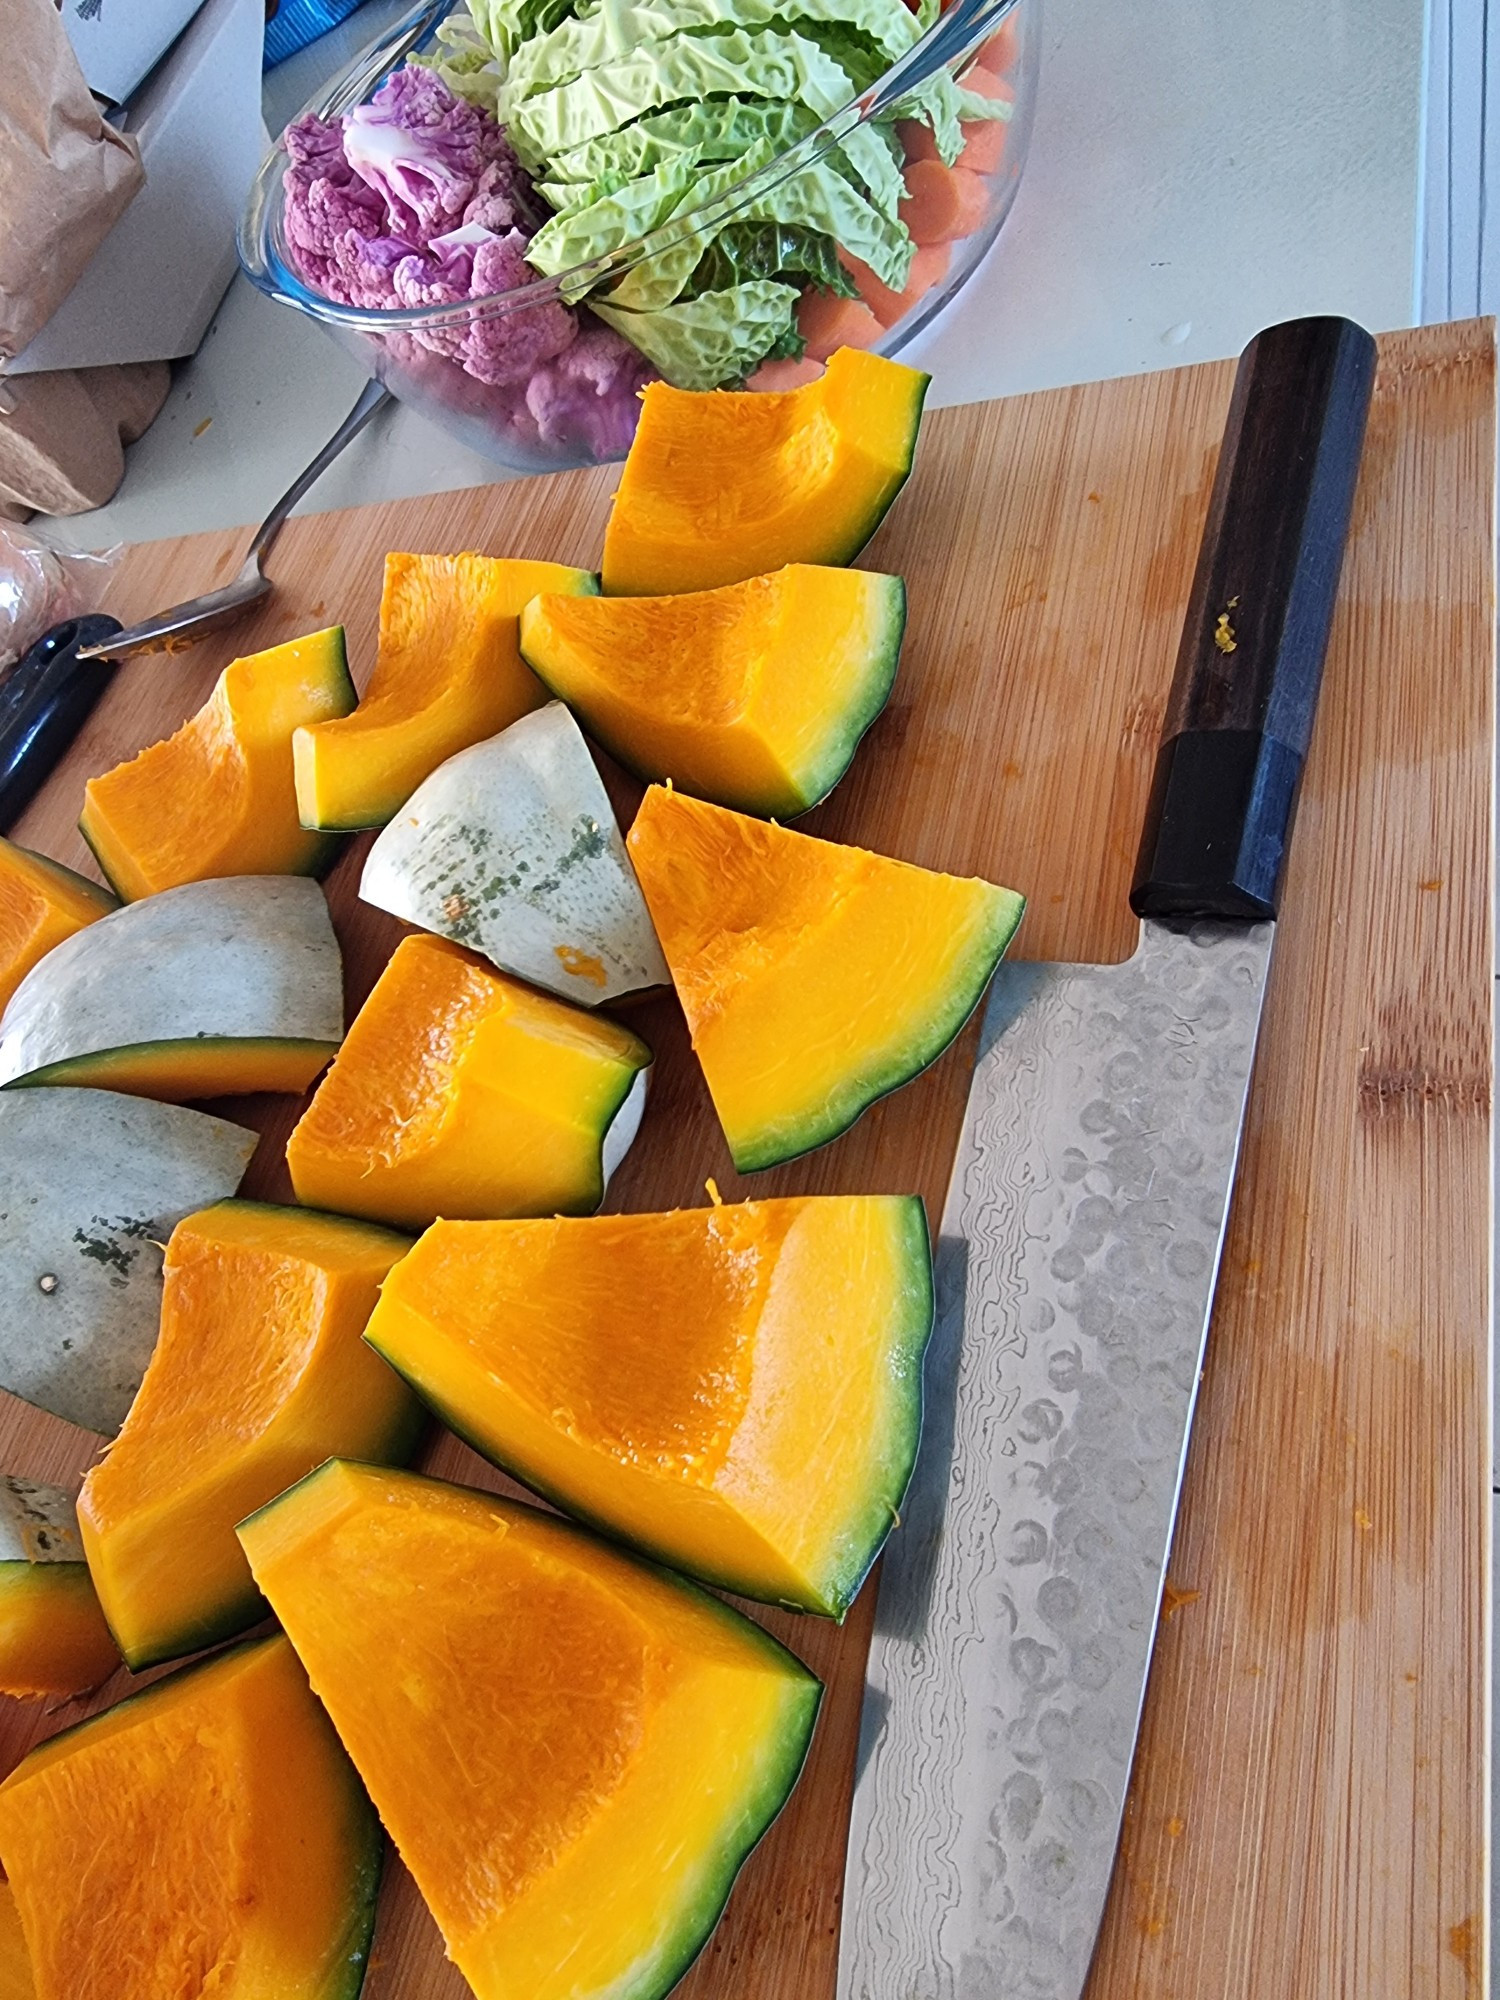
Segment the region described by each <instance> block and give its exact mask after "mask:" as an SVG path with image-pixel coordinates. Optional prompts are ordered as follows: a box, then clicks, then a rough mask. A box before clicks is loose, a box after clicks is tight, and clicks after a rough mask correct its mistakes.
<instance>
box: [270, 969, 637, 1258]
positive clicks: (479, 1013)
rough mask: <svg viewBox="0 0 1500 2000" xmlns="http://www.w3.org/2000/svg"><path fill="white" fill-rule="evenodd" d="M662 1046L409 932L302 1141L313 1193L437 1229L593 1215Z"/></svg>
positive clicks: (302, 1166)
mask: <svg viewBox="0 0 1500 2000" xmlns="http://www.w3.org/2000/svg"><path fill="white" fill-rule="evenodd" d="M650 1061H651V1051H650V1050H649V1049H648V1048H647V1047H646V1044H645V1043H644V1042H643V1041H641V1040H640V1039H639V1037H637V1036H635V1035H632V1034H631V1033H630V1032H629V1030H628V1029H626V1028H622V1027H620V1026H618V1025H617V1024H616V1023H615V1022H614V1021H609V1020H606V1019H604V1018H603V1017H602V1016H600V1015H598V1014H586V1013H584V1012H583V1011H582V1010H581V1009H579V1008H577V1007H570V1006H568V1004H567V1003H566V1001H563V1000H554V999H552V998H551V997H550V996H549V995H548V994H545V993H535V992H533V991H532V990H531V988H530V987H527V986H522V985H519V984H518V983H517V982H516V981H515V980H513V979H507V978H506V976H505V975H504V973H500V972H496V971H495V970H494V969H493V968H492V967H491V966H489V965H486V964H485V963H484V962H483V961H482V960H481V959H478V958H476V957H475V956H474V955H473V953H472V952H467V951H463V950H462V949H460V947H459V946H457V945H454V944H449V943H448V942H447V940H446V939H444V938H435V937H409V938H404V939H403V940H402V942H401V943H400V944H399V945H398V946H397V947H396V950H395V952H394V953H393V955H392V957H391V961H390V964H389V965H388V966H387V967H386V969H385V971H384V972H383V973H382V974H381V975H380V978H379V979H378V980H377V982H376V984H375V988H374V991H373V992H372V993H371V995H370V997H369V999H368V1000H367V1001H366V1002H365V1004H364V1006H363V1008H361V1010H360V1013H359V1017H358V1019H357V1020H356V1021H355V1023H354V1026H353V1027H352V1028H351V1029H350V1030H349V1035H348V1038H347V1040H346V1041H345V1043H344V1046H343V1048H342V1050H341V1051H340V1052H339V1056H338V1059H337V1061H336V1062H335V1063H334V1065H333V1067H332V1069H331V1070H330V1071H329V1072H328V1074H327V1076H326V1077H325V1078H324V1079H323V1081H322V1083H321V1084H320V1085H319V1086H318V1090H317V1094H316V1095H315V1096H314V1098H313V1101H312V1103H311V1104H310V1105H309V1106H308V1108H307V1110H306V1111H305V1112H304V1113H303V1115H302V1120H301V1123H300V1124H299V1125H298V1126H297V1129H296V1130H295V1131H294V1132H293V1134H292V1136H291V1139H290V1141H289V1142H288V1144H287V1149H286V1158H287V1166H288V1167H289V1168H290V1170H291V1176H292V1186H293V1188H294V1189H295V1190H296V1195H297V1199H298V1201H301V1202H306V1203H307V1204H308V1205H309V1206H311V1207H313V1208H331V1209H334V1210H336V1211H338V1212H339V1213H340V1214H344V1215H368V1216H370V1217H372V1218H373V1219H374V1220H375V1221H377V1222H389V1223H392V1224H394V1225H395V1227H397V1228H398V1229H423V1228H425V1227H426V1226H427V1224H428V1223H429V1222H431V1221H432V1220H433V1219H434V1217H436V1216H439V1215H449V1216H460V1217H491V1216H511V1215H586V1214H589V1213H591V1212H592V1211H593V1210H594V1209H596V1208H597V1207H598V1206H599V1204H600V1202H601V1201H602V1200H603V1199H604V1189H605V1184H606V1182H607V1181H608V1178H609V1175H610V1173H611V1171H612V1170H613V1168H614V1167H615V1165H616V1164H617V1163H618V1161H619V1160H621V1159H623V1158H624V1156H625V1152H626V1150H627V1149H628V1147H629V1145H630V1142H631V1140H632V1139H633V1138H634V1137H635V1134H636V1131H637V1129H638V1127H639V1125H640V1119H641V1110H642V1107H643V1105H644V1102H645V1092H646V1075H645V1072H646V1070H647V1068H648V1066H649V1064H650Z"/></svg>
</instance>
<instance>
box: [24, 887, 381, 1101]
mask: <svg viewBox="0 0 1500 2000" xmlns="http://www.w3.org/2000/svg"><path fill="white" fill-rule="evenodd" d="M343 1033H344V991H343V967H342V959H341V956H340V953H339V947H338V940H337V938H336V937H335V936H334V934H333V924H332V922H331V921H330V919H329V915H328V905H327V902H326V901H325V900H324V896H323V891H322V890H321V889H320V888H319V887H318V885H317V883H316V882H313V881H310V880H309V879H308V878H307V877H306V876H302V875H233V876H224V877H222V878H219V879H216V880H212V881H206V882H186V883H184V884H183V885H182V886H181V887H180V888H176V889H164V890H163V891H162V892H161V893H160V895H156V896H147V897H144V898H143V899H142V900H141V901H140V902H138V903H127V904H125V905H124V907H123V908H121V909H118V910H112V911H111V912H110V913H109V915H108V916H104V917H101V918H100V919H99V921H98V922H97V923H93V924H89V925H88V926H87V927H86V928H85V929H84V930H81V931H77V932H75V933H74V935H73V936H72V937H70V938H65V939H64V940H63V942H62V943H61V944H59V945H57V946H55V947H54V949H53V950H51V951H49V952H48V953H47V955H46V957H45V958H43V959H42V960H41V961H40V962H39V963H38V964H36V965H34V966H33V967H32V969H31V971H30V972H28V973H27V975H26V977H25V978H24V979H23V980H22V981H21V984H20V985H19V986H18V987H17V988H16V991H15V993H14V994H13V995H12V996H11V1000H10V1004H9V1006H8V1007H7V1008H6V1009H5V1013H4V1015H3V1017H0V1085H5V1084H14V1083H18V1082H20V1081H22V1080H23V1079H24V1078H26V1077H28V1076H30V1075H32V1074H34V1073H35V1072H36V1071H38V1070H43V1069H49V1068H52V1067H53V1066H54V1065H56V1064H59V1063H67V1062H69V1061H72V1060H74V1059H76V1058H78V1057H82V1056H90V1055H97V1054H99V1053H100V1052H101V1051H103V1050H106V1049H109V1050H126V1049H131V1048H136V1047H140V1046H142V1045H143V1044H152V1043H155V1044H159V1043H163V1042H176V1041H203V1040H216V1039H225V1040H242V1039H256V1040H264V1039H272V1040H277V1041H302V1042H323V1043H326V1044H328V1045H329V1049H330V1053H331V1052H332V1048H333V1047H334V1046H335V1045H336V1044H337V1043H338V1042H340V1041H341V1040H342V1039H343ZM58 1080H61V1079H60V1078H59V1079H58Z"/></svg>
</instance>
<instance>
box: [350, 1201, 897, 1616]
mask: <svg viewBox="0 0 1500 2000" xmlns="http://www.w3.org/2000/svg"><path fill="white" fill-rule="evenodd" d="M931 1325H932V1263H931V1256H930V1253H929V1250H928V1242H927V1224H926V1220H925V1217H924V1215H923V1212H922V1204H921V1202H920V1201H919V1200H917V1199H916V1198H915V1197H914V1196H906V1195H825V1196H801V1197H798V1198H796V1199H792V1200H783V1201H752V1202H740V1203H736V1204H733V1205H731V1206H720V1207H714V1208H709V1209H680V1210H678V1211H676V1212H675V1213H673V1214H670V1215H600V1216H592V1217H588V1218H585V1219H581V1220H563V1219H554V1220H548V1221H544V1222H439V1223H435V1224H434V1225H433V1227H432V1228H431V1229H429V1230H428V1231H427V1233H426V1235H425V1236H423V1237H422V1239H421V1241H420V1242H419V1243H418V1244H417V1246H416V1248H415V1249H414V1250H413V1251H412V1252H411V1254H410V1255H409V1256H407V1257H405V1258H403V1260H402V1261H401V1262H400V1263H399V1264H398V1265H397V1266H396V1267H395V1269H394V1270H393V1271H392V1272H391V1274H390V1276H389V1278H387V1280H386V1282H385V1284H384V1286H383V1288H382V1290H381V1295H380V1304H379V1305H378V1306H377V1307H376V1309H375V1313H374V1315H373V1317H372V1318H371V1321H370V1324H369V1327H368V1329H367V1332H366V1338H367V1339H368V1340H369V1342H370V1344H371V1346H373V1347H374V1348H375V1350H376V1351H377V1353H379V1354H382V1355H384V1357H385V1359H386V1360H387V1361H389V1362H390V1364H391V1366H392V1367H393V1368H396V1369H399V1370H400V1372H401V1373H402V1374H403V1375H404V1376H406V1378H407V1380H408V1381H409V1382H411V1384H412V1385H413V1387H414V1388H416V1389H417V1390H418V1391H419V1392H420V1394H421V1395H422V1396H423V1397H425V1398H426V1400H427V1402H428V1403H429V1404H430V1405H431V1406H432V1408H433V1409H434V1410H435V1411H436V1412H437V1413H438V1415H439V1416H440V1417H441V1418H442V1419H443V1421H444V1423H446V1424H447V1425H448V1426H449V1427H450V1429H452V1430H455V1431H457V1432H458V1433H459V1435H460V1436H462V1437H464V1438H466V1439H467V1440H468V1441H469V1443H470V1444H472V1445H473V1446H474V1447H475V1449H476V1450H477V1451H480V1452H482V1453H483V1454H484V1456H485V1457H486V1458H488V1459H490V1460H491V1461H492V1462H493V1463H494V1464H496V1465H499V1466H503V1467H504V1469H505V1470H506V1471H507V1472H511V1473H514V1474H515V1475H516V1477H517V1478H519V1479H523V1480H524V1481H525V1482H526V1484H527V1485H528V1486H531V1487H533V1488H535V1489H536V1490H537V1491H538V1492H540V1493H543V1494H545V1495H546V1497H547V1498H548V1499H550V1500H553V1501H555V1502H556V1503H557V1505H559V1506H560V1507H562V1508H564V1509H566V1511H567V1512H568V1513H571V1514H576V1515H579V1516H581V1517H582V1518H583V1519H585V1520H589V1521H592V1522H593V1523H595V1524H596V1525H597V1526H599V1527H602V1528H604V1529H605V1530H606V1531H607V1532H609V1533H611V1534H615V1535H618V1536H620V1537H621V1538H623V1539H624V1540H626V1541H629V1542H631V1543H634V1544H635V1545H636V1546H638V1547H639V1548H641V1549H643V1550H644V1551H645V1552H646V1553H647V1554H648V1555H654V1556H656V1557H658V1558H659V1559H660V1560H661V1561H663V1562H666V1563H670V1564H671V1565H672V1567H673V1568H674V1569H679V1570H682V1571H684V1572H686V1573H687V1574H688V1575H690V1576H696V1577H699V1578H701V1579H702V1580H703V1581H704V1582H707V1583H715V1584H719V1585H721V1586H722V1587H723V1588H725V1589H727V1590H734V1591H738V1592H739V1593H740V1594H741V1595H742V1596H746V1597H758V1598H765V1599H770V1600H772V1601H779V1602H782V1603H786V1604H792V1605H796V1606H797V1607H798V1608H800V1609H802V1610H806V1611H821V1612H824V1613H827V1614H828V1615H829V1616H831V1617H835V1618H838V1617H842V1616H843V1614H844V1612H845V1611H846V1610H847V1608H848V1606H849V1605H850V1603H851V1602H852V1601H853V1598H854V1595H855V1592H856V1591H857V1590H858V1589H859V1586H860V1584H861V1582H862V1581H863V1579H864V1577H865V1574H866V1572H867V1571H868V1569H869V1567H870V1564H871V1563H872V1562H873V1561H874V1559H875V1556H876V1553H877V1551H878V1550H879V1548H880V1545H881V1543H882V1542H883V1541H884V1540H885V1537H886V1534H887V1532H888V1531H889V1529H890V1527H891V1524H892V1522H893V1521H894V1520H895V1519H896V1516H897V1513H898V1511H899V1509H900V1506H901V1501H902V1497H903V1495H904V1494H905V1491H906V1485H907V1481H908V1479H909V1478H910V1476H911V1468H912V1465H913V1462H914V1461H915V1458H916V1450H917V1438H918V1434H919V1432H920V1430H921V1422H922V1353H923V1350H924V1348H925V1346H926V1344H927V1336H928V1333H929V1331H930V1329H931Z"/></svg>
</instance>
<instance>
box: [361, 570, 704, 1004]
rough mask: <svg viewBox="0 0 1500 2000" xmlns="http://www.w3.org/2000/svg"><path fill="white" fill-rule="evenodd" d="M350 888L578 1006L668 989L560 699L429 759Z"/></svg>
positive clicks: (599, 787) (602, 798) (611, 822)
mask: <svg viewBox="0 0 1500 2000" xmlns="http://www.w3.org/2000/svg"><path fill="white" fill-rule="evenodd" d="M549 601H550V600H549ZM556 601H557V602H559V603H563V604H582V603H590V604H595V603H599V602H601V601H602V600H600V599H598V598H581V597H579V598H574V597H565V598H560V599H558V600H556ZM359 893H360V895H361V896H362V897H363V898H364V900H365V901H366V902H367V903H373V904H374V905H375V907H376V908H377V909H379V910H389V911H390V913H391V914H392V916H396V917H404V918H405V919H406V921H407V922H408V923H412V924H420V925H421V926H422V928H423V930H427V931H434V932H436V934H437V935H438V936H439V937H445V938H451V939H452V940H453V942H454V943H455V944H462V945H468V946H469V947H470V949H471V950H473V951H479V952H483V953H484V955H485V957H486V958H488V959H489V960H490V962H491V963H492V964H494V965H497V966H499V968H500V970H501V971H502V972H513V973H514V974H515V975H516V977H517V978H518V979H527V980H530V982H531V984H532V985H533V986H540V987H542V988H544V989H545V990H546V991H547V992H549V993H557V994H560V995H561V996H562V998H563V999H565V1000H572V1001H574V1002H575V1003H576V1004H577V1005H578V1006H580V1007H595V1006H598V1005H599V1003H600V1002H601V1001H605V1000H613V999H615V998H616V997H617V996H618V995H619V994H621V993H632V992H635V991H636V990H637V989H638V988H640V987H643V986H665V985H666V984H667V982H668V978H669V975H668V972H667V962H666V960H665V959H664V958H663V957H662V955H661V946H660V945H659V944H658V943H657V942H656V933H655V931H653V930H652V928H651V919H650V917H649V916H648V915H647V913H646V904H645V899H644V898H643V896H642V895H641V887H640V884H639V883H638V882H637V881H636V879H635V873H634V871H633V870H632V868H631V866H630V861H629V858H628V857H627V855H626V853H625V842H624V841H623V840H622V839H621V837H620V829H619V827H618V826H617V825H616V823H615V815H614V808H613V807H612V806H611V805H610V802H609V794H608V792H606V791H605V789H604V783H603V780H602V779H601V778H600V776H599V773H598V771H597V769H596V768H595V766H594V760H593V758H592V757H591V756H590V755H589V747H588V745H587V744H586V743H585V742H584V740H583V737H582V735H581V734H580V732H579V728H578V724H577V723H576V722H575V721H574V720H573V718H572V716H571V715H570V714H569V713H568V711H567V709H566V708H564V707H563V705H562V703H561V702H560V701H549V702H548V703H547V705H546V707H545V708H538V709H535V710H533V712H532V713H531V714H530V715H523V716H522V717H521V720H520V721H519V722H513V723H512V724H511V726H510V728H509V729H502V730H501V732H500V734H499V735H498V736H492V737H491V738H490V740H489V741H488V742H487V743H476V744H475V745H474V746H473V748H472V749H469V750H460V751H459V753H458V755H457V756H456V757H450V758H449V759H448V761H447V763H446V764H440V765H439V766H438V768H437V770H435V771H434V772H433V774H432V776H431V777H430V778H428V779H427V780H426V781H425V782H424V783H423V784H421V785H419V786H418V787H417V789H416V791H415V792H414V793H413V794H412V796H411V797H410V798H409V799H408V800H407V802H406V804H405V805H404V806H403V807H402V809H401V811H400V812H399V813H397V815H396V817H395V818H394V819H393V820H392V821H391V823H390V825H389V826H387V827H386V828H385V829H384V830H383V831H382V833H381V834H380V835H379V837H378V838H377V840H376V841H375V844H374V845H373V847H371V849H370V854H369V858H368V860H367V861H366V862H365V872H364V876H363V879H362V880H361V882H360V885H359Z"/></svg>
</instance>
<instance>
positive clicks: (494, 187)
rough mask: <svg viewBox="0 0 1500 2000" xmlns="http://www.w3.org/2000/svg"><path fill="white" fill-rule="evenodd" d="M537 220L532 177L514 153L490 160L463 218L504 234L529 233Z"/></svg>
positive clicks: (495, 232) (482, 227)
mask: <svg viewBox="0 0 1500 2000" xmlns="http://www.w3.org/2000/svg"><path fill="white" fill-rule="evenodd" d="M544 213H545V211H544ZM538 219H539V218H538V216H537V214H536V198H535V196H534V195H533V194H532V191H531V176H530V174H528V173H527V171H526V169H525V168H524V167H523V166H522V165H521V162H520V161H519V160H518V159H517V158H516V157H515V155H514V153H511V154H509V155H508V156H507V157H503V158H500V159H493V160H490V161H488V162H487V163H486V165H485V169H484V172H483V173H482V174H481V175H480V176H479V180H478V183H477V185H476V186H475V189H474V194H473V197H472V199H471V200H470V202H469V205H468V207H467V208H466V209H465V210H464V221H465V222H466V223H474V224H476V225H477V226H478V227H479V228H481V229H488V230H490V231H491V232H492V233H493V234H494V235H496V236H502V235H504V233H505V231H506V230H508V229H522V230H525V231H526V232H527V234H528V235H529V234H530V233H531V232H532V231H533V230H534V229H535V228H536V226H537V222H538Z"/></svg>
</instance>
